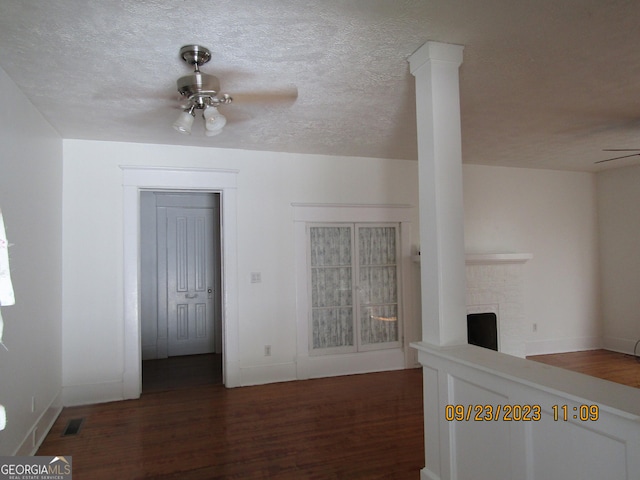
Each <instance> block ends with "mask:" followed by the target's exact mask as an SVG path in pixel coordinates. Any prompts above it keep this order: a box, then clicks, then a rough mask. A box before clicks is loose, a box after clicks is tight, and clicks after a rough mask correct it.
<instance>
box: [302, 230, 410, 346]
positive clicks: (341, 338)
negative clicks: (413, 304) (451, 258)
mask: <svg viewBox="0 0 640 480" xmlns="http://www.w3.org/2000/svg"><path fill="white" fill-rule="evenodd" d="M399 234H400V228H399V224H395V223H394V224H362V223H337V224H308V225H307V237H308V243H307V246H308V269H309V272H308V276H307V278H308V279H309V298H310V300H311V312H310V325H309V336H310V338H309V351H310V353H311V354H314V355H319V354H334V353H347V352H358V351H365V350H376V349H383V348H397V347H399V346H400V340H401V331H400V329H401V321H400V304H399V301H398V299H399V298H401V297H400V292H399V288H400V286H399V281H398V279H399V278H400V275H399V271H398V270H399V258H400V255H399V246H400V241H399Z"/></svg>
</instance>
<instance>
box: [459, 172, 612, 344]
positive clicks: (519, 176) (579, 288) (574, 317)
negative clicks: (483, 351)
mask: <svg viewBox="0 0 640 480" xmlns="http://www.w3.org/2000/svg"><path fill="white" fill-rule="evenodd" d="M463 174H464V206H465V249H466V251H467V253H532V254H533V259H532V260H530V261H529V262H527V263H526V264H525V265H524V275H525V279H524V289H525V292H524V295H525V297H524V302H525V324H526V325H527V331H528V339H527V354H528V355H532V354H543V353H553V352H561V351H574V350H581V349H589V348H596V347H598V346H599V345H600V338H601V336H602V328H601V321H600V301H599V281H598V275H599V270H598V234H597V214H596V180H595V175H594V174H589V173H576V172H560V171H550V170H532V169H517V168H505V167H488V166H480V165H464V167H463ZM533 323H537V332H535V333H534V332H533V331H532V330H533V328H532V324H533Z"/></svg>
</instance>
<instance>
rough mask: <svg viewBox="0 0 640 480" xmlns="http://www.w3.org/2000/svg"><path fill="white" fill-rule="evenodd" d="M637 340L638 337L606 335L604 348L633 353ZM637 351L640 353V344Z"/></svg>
mask: <svg viewBox="0 0 640 480" xmlns="http://www.w3.org/2000/svg"><path fill="white" fill-rule="evenodd" d="M637 341H638V339H635V340H629V339H628V338H617V337H604V340H603V347H602V348H605V349H607V350H612V351H614V352H620V353H626V354H628V355H633V348H634V347H635V346H636V342H637ZM636 353H637V354H639V355H640V345H638V351H637V352H636Z"/></svg>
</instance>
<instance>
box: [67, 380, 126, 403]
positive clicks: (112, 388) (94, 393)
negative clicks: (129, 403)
mask: <svg viewBox="0 0 640 480" xmlns="http://www.w3.org/2000/svg"><path fill="white" fill-rule="evenodd" d="M123 399H124V394H123V383H122V381H115V382H104V383H92V384H86V385H66V386H64V387H62V401H63V405H64V406H65V407H73V406H77V405H91V404H94V403H105V402H113V401H116V400H123Z"/></svg>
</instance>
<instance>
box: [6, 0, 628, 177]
mask: <svg viewBox="0 0 640 480" xmlns="http://www.w3.org/2000/svg"><path fill="white" fill-rule="evenodd" d="M638 24H640V2H637V0H631V1H604V0H536V1H535V2H533V1H532V2H519V1H518V2H515V1H513V0H475V1H469V0H429V1H411V0H323V1H302V0H262V1H259V2H258V1H250V0H230V1H216V2H212V1H211V0H55V1H53V0H48V1H43V0H0V67H1V68H2V69H4V70H5V71H6V73H7V74H8V75H9V76H10V77H11V78H12V79H13V81H14V82H15V83H16V84H17V85H18V87H19V88H20V89H21V90H22V91H23V92H24V93H25V94H26V95H27V96H28V97H29V98H30V99H31V101H32V103H33V104H34V105H35V107H36V108H37V109H38V110H39V111H40V112H42V114H43V115H44V116H45V118H47V120H48V121H49V122H50V123H51V124H52V125H53V126H54V127H55V128H56V129H57V130H58V131H59V132H60V134H61V135H62V136H63V137H64V138H79V139H95V140H113V141H127V142H141V143H161V144H176V145H199V146H213V147H225V148H242V149H254V150H270V151H282V152H300V153H319V154H328V155H347V156H367V157H384V158H400V159H416V158H417V146H416V145H417V141H416V127H415V96H414V86H413V77H412V76H411V75H410V73H409V66H408V63H407V58H408V57H409V56H410V55H411V53H413V52H414V51H415V50H416V49H417V48H419V47H420V46H421V45H422V44H423V43H424V42H425V41H427V40H434V41H440V42H448V43H457V44H461V45H464V46H465V50H464V63H463V65H462V67H461V73H460V82H461V87H460V88H461V103H462V135H463V161H464V162H465V163H479V164H489V165H505V166H520V167H532V168H552V169H568V170H584V171H595V170H597V169H601V168H611V167H619V166H625V165H629V164H632V163H633V164H637V163H640V157H635V158H632V159H631V160H621V161H618V162H610V163H606V164H602V165H601V166H595V165H594V162H595V161H596V160H601V159H604V158H607V157H608V153H606V152H602V149H604V148H616V147H617V148H640V139H638V133H639V130H640V102H639V100H640V82H639V81H638V79H639V73H640V55H638V54H637V46H638V45H639V44H640V27H638ZM190 43H197V44H200V45H203V46H206V47H208V48H210V49H211V50H212V53H213V58H212V60H211V61H210V62H209V63H208V64H207V65H205V66H203V67H202V70H203V71H205V72H207V73H213V74H215V75H217V76H218V77H219V78H220V81H221V84H222V91H223V92H227V93H230V94H231V95H234V93H242V92H252V91H256V92H257V91H264V90H273V89H278V88H285V87H288V86H290V85H295V86H296V87H297V88H298V92H299V95H298V99H297V101H295V102H288V103H282V104H279V103H265V102H262V103H261V102H257V103H256V102H249V101H245V102H242V101H241V97H240V96H238V101H237V102H234V104H232V105H228V106H223V107H221V108H220V109H221V111H223V113H224V114H225V115H227V116H228V117H229V123H228V125H227V127H226V128H225V130H224V132H223V133H222V134H221V135H219V136H216V137H206V136H204V135H203V133H202V131H201V129H202V123H201V122H199V121H198V120H196V122H197V125H196V126H195V127H194V133H193V134H192V135H191V136H184V135H180V134H179V133H177V132H175V131H174V130H173V129H172V128H171V124H172V123H173V121H174V120H175V118H176V117H177V115H178V113H179V109H178V106H179V101H178V97H177V93H176V89H175V81H176V79H177V78H178V77H179V76H181V75H184V74H186V73H188V72H189V71H190V70H189V68H188V67H187V65H186V64H184V63H183V62H182V61H181V60H180V59H179V56H178V51H179V49H180V47H181V46H182V45H185V44H190Z"/></svg>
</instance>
